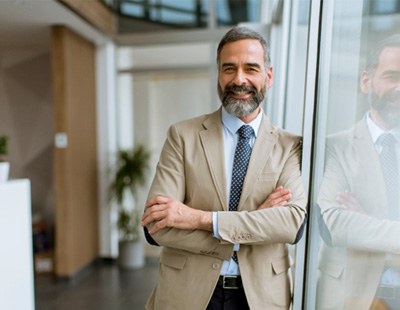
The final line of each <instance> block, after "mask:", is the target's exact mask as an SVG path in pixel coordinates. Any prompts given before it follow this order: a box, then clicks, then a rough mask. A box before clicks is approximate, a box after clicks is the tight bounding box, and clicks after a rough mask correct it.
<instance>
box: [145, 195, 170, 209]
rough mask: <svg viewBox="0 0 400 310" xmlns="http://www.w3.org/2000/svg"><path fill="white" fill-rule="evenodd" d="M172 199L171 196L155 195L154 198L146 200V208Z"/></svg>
mask: <svg viewBox="0 0 400 310" xmlns="http://www.w3.org/2000/svg"><path fill="white" fill-rule="evenodd" d="M170 200H171V198H169V197H164V196H155V197H154V198H151V199H149V200H148V201H147V202H146V206H145V207H146V208H149V207H151V206H154V205H157V204H166V203H168V202H169V201H170Z"/></svg>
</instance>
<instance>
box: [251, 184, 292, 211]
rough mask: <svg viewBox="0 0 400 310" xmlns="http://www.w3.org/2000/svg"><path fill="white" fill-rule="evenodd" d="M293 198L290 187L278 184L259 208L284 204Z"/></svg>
mask: <svg viewBox="0 0 400 310" xmlns="http://www.w3.org/2000/svg"><path fill="white" fill-rule="evenodd" d="M291 198H292V193H291V191H290V189H288V188H284V187H283V186H278V187H277V188H275V189H274V190H273V191H272V193H271V194H269V195H268V197H267V199H266V200H265V201H264V202H263V203H262V204H261V205H260V206H259V207H258V210H261V209H267V208H273V207H279V206H284V205H285V204H287V203H288V201H289V200H290V199H291Z"/></svg>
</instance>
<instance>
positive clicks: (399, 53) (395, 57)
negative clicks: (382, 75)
mask: <svg viewBox="0 0 400 310" xmlns="http://www.w3.org/2000/svg"><path fill="white" fill-rule="evenodd" d="M386 70H396V71H400V47H397V46H396V47H385V48H384V49H383V50H382V52H381V53H380V55H379V62H378V66H377V71H386Z"/></svg>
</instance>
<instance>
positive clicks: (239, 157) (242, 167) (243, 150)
mask: <svg viewBox="0 0 400 310" xmlns="http://www.w3.org/2000/svg"><path fill="white" fill-rule="evenodd" d="M238 133H239V141H238V144H237V146H236V150H235V157H234V159H233V168H232V179H231V190H230V193H229V211H237V207H238V205H239V200H240V195H241V194H242V187H243V182H244V177H245V176H246V171H247V166H248V164H249V160H250V154H251V146H250V139H251V137H252V136H253V133H254V131H253V128H252V127H251V126H250V125H243V126H242V127H240V128H239V130H238ZM232 259H233V260H234V261H235V262H236V263H238V258H237V254H236V252H234V253H233V256H232Z"/></svg>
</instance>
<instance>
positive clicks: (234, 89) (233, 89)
mask: <svg viewBox="0 0 400 310" xmlns="http://www.w3.org/2000/svg"><path fill="white" fill-rule="evenodd" d="M239 92H246V93H252V94H256V93H257V90H256V89H255V88H254V87H252V86H247V85H230V86H227V87H226V88H225V90H224V94H225V95H226V94H228V93H239Z"/></svg>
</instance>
